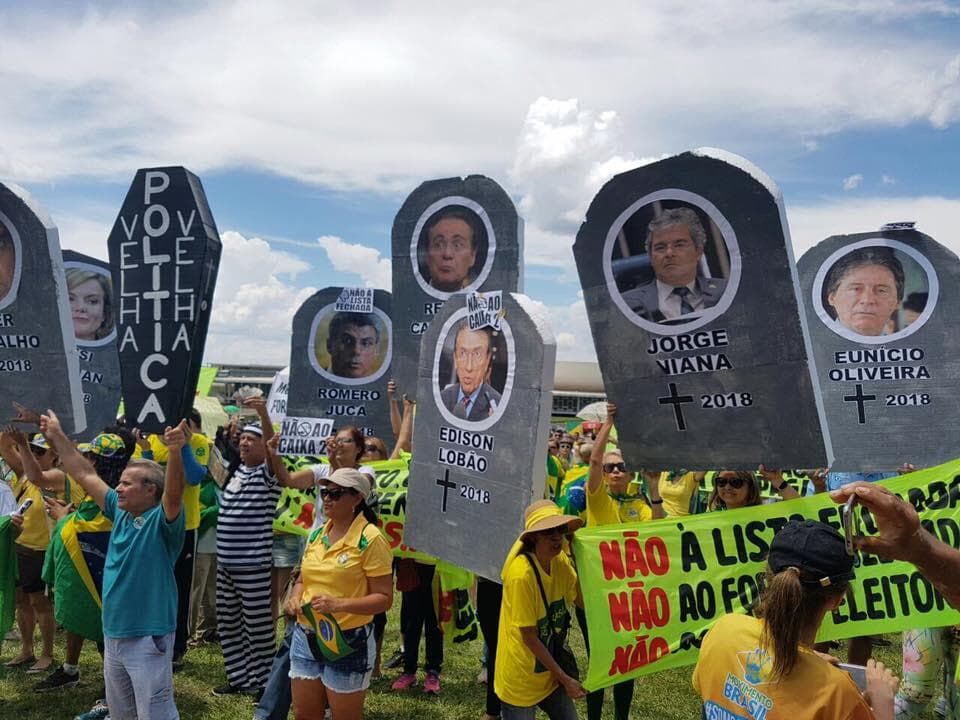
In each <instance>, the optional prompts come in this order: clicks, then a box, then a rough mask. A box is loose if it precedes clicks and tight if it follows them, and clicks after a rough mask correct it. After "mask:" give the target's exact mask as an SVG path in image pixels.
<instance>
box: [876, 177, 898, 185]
mask: <svg viewBox="0 0 960 720" xmlns="http://www.w3.org/2000/svg"><path fill="white" fill-rule="evenodd" d="M880 182H881V183H882V184H883V185H896V184H897V179H896V178H895V177H893V176H892V175H881V176H880Z"/></svg>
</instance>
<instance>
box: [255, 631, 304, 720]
mask: <svg viewBox="0 0 960 720" xmlns="http://www.w3.org/2000/svg"><path fill="white" fill-rule="evenodd" d="M296 624H297V622H296V620H293V619H292V618H287V619H286V630H284V633H283V640H282V641H281V642H280V647H279V648H277V654H276V655H274V656H273V665H271V666H270V677H268V678H267V684H266V685H265V686H264V688H263V696H262V697H261V698H260V702H258V703H257V709H256V710H254V711H253V717H254V718H256V720H287V715H288V714H289V713H290V703H291V702H292V697H291V695H290V639H291V638H292V637H293V628H294V626H295V625H296Z"/></svg>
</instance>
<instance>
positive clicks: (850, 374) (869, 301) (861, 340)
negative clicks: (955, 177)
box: [798, 229, 960, 471]
mask: <svg viewBox="0 0 960 720" xmlns="http://www.w3.org/2000/svg"><path fill="white" fill-rule="evenodd" d="M798 268H799V271H800V284H801V288H802V291H803V298H804V302H805V306H806V314H807V325H808V326H809V328H810V337H811V339H812V341H813V347H814V353H815V359H816V362H817V370H818V372H819V373H820V388H821V393H822V395H823V404H824V408H825V410H826V413H827V422H828V423H829V426H830V436H831V438H832V439H833V444H834V452H835V455H836V459H835V461H834V464H833V467H834V469H836V470H841V471H843V470H848V471H892V470H895V469H896V468H897V467H899V466H900V465H902V464H903V463H912V464H914V465H916V466H918V467H920V466H924V467H926V466H931V465H938V464H940V463H942V462H944V461H946V460H948V459H950V458H954V457H956V456H957V442H956V438H957V430H958V428H960V405H958V403H957V394H958V392H960V334H958V333H957V332H956V318H957V316H958V313H960V261H958V259H957V256H956V255H954V254H953V253H952V252H950V251H949V250H947V249H946V248H945V247H943V246H942V245H940V244H939V243H937V242H936V241H935V240H934V239H933V238H931V237H929V236H927V235H924V234H923V233H921V232H917V231H916V230H912V229H900V230H885V231H881V232H875V233H861V234H857V235H838V236H834V237H830V238H827V239H826V240H824V241H823V242H821V243H819V244H818V245H816V246H815V247H813V248H811V249H810V250H808V251H807V252H806V253H805V254H804V256H803V257H802V258H800V263H799V266H798Z"/></svg>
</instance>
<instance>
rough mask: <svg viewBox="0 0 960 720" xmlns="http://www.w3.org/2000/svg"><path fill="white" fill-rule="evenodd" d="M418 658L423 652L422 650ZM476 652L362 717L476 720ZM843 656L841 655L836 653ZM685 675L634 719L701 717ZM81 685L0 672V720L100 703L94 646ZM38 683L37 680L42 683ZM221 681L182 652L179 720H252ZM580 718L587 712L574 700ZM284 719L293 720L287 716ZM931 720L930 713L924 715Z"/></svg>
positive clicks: (371, 702) (667, 684) (650, 684)
mask: <svg viewBox="0 0 960 720" xmlns="http://www.w3.org/2000/svg"><path fill="white" fill-rule="evenodd" d="M398 621H399V603H397V605H395V607H394V609H393V610H392V611H391V613H390V624H389V625H388V626H387V636H386V639H385V642H384V655H385V656H387V657H389V655H391V654H392V653H393V651H394V650H395V649H396V647H397V646H398V644H399V641H398V636H397V624H398ZM887 638H888V639H889V640H891V641H892V642H893V647H891V648H885V649H881V650H879V651H878V652H877V653H876V654H875V656H876V657H877V658H878V659H880V660H882V661H883V662H885V663H887V664H888V665H889V666H891V667H894V668H896V669H897V670H898V671H899V668H900V642H899V635H889V636H887ZM571 640H572V642H571V644H572V645H573V647H574V650H575V651H576V652H577V653H578V655H579V656H580V659H581V667H582V668H584V667H586V665H585V660H584V658H583V643H582V641H581V638H580V633H579V630H577V629H576V627H574V629H572V630H571ZM18 649H19V643H15V642H7V643H5V644H4V646H3V653H2V657H3V659H4V660H8V659H10V658H11V657H13V656H14V655H15V654H16V652H17V651H18ZM421 651H422V650H421ZM480 652H481V645H480V643H479V642H474V643H470V644H468V645H466V646H458V647H447V648H446V655H445V661H444V672H443V680H442V682H443V689H442V691H441V694H440V696H439V697H425V696H424V695H423V694H422V692H421V691H420V689H419V688H414V689H412V690H408V691H406V692H404V693H395V692H392V691H391V690H390V683H391V682H392V681H393V679H394V678H395V677H396V675H397V671H388V672H387V673H386V675H385V677H384V679H382V680H380V681H378V682H376V683H374V684H373V686H372V687H371V689H370V691H369V692H368V693H367V702H366V709H367V712H366V717H367V718H373V719H375V720H392V719H393V718H417V720H461V719H463V720H479V718H480V716H481V715H482V714H483V710H484V705H483V701H484V691H483V686H481V685H478V684H477V682H476V676H477V672H478V671H479V669H480ZM840 655H843V653H840ZM56 656H57V660H58V661H62V659H63V638H62V634H58V638H57V652H56ZM691 670H692V668H680V669H678V670H670V671H666V672H662V673H658V674H656V675H653V676H650V677H647V678H643V679H641V680H639V681H638V682H637V688H636V692H635V693H634V699H633V712H632V717H633V719H634V720H647V719H649V720H659V719H661V718H663V719H670V718H678V719H679V718H682V719H683V720H695V719H696V718H699V717H700V702H699V698H698V697H697V696H696V695H695V694H694V692H693V689H692V687H691V686H690V673H691ZM81 676H82V677H81V682H80V686H79V687H76V688H72V689H69V690H61V691H58V692H53V693H44V694H36V693H34V692H33V691H32V686H33V684H34V683H35V682H37V681H38V680H39V679H40V678H39V677H36V676H32V675H25V674H24V673H23V671H21V670H6V669H5V668H0V718H3V720H59V719H65V720H70V719H71V718H73V717H74V716H75V715H77V714H79V713H81V712H85V711H86V710H88V709H89V708H90V706H91V705H92V704H93V702H94V701H95V700H96V699H97V698H98V697H101V692H102V690H101V684H102V674H101V666H100V658H99V656H98V655H97V652H96V649H95V648H94V647H93V645H91V644H89V643H86V644H85V645H84V652H83V656H82V659H81ZM41 677H42V676H41ZM225 679H226V676H225V675H224V672H223V661H222V657H221V655H220V651H219V647H218V646H215V645H213V646H205V647H202V648H199V649H197V650H191V651H190V652H189V653H187V657H186V667H185V669H184V670H183V671H182V672H180V673H177V675H175V686H176V698H177V707H178V708H179V710H180V715H181V717H182V718H184V720H242V719H243V718H252V717H253V705H252V703H251V702H250V700H249V699H246V698H238V697H227V698H218V697H214V696H213V695H211V694H210V689H211V688H212V687H214V686H215V685H220V684H222V683H223V682H224V681H225ZM578 709H579V711H580V714H581V716H582V717H585V716H586V709H585V706H584V704H583V702H582V701H581V702H580V703H579V704H578ZM290 717H293V714H292V713H291V715H290ZM611 717H612V698H610V697H608V701H607V705H606V707H605V713H604V718H611ZM923 717H924V718H930V720H934V718H935V715H934V714H933V712H932V710H931V711H930V712H928V714H926V715H924V716H923Z"/></svg>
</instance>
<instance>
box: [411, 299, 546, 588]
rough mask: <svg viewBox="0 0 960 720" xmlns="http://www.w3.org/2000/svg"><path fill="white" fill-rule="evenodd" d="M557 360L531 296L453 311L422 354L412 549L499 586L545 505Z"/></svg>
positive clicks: (465, 303) (475, 302)
mask: <svg viewBox="0 0 960 720" xmlns="http://www.w3.org/2000/svg"><path fill="white" fill-rule="evenodd" d="M555 361H556V344H555V342H554V338H553V332H552V330H551V329H550V327H549V324H548V323H547V321H546V318H545V316H544V314H543V313H542V312H541V311H540V310H539V308H538V307H537V306H536V305H534V303H533V302H532V301H531V300H530V299H529V298H527V297H526V296H524V295H518V294H510V293H506V292H499V291H493V292H489V293H466V294H460V295H456V296H454V297H452V298H450V299H449V300H448V301H447V302H446V304H445V305H444V306H443V308H442V309H441V311H440V313H439V314H438V315H437V317H436V319H435V321H434V323H433V324H432V325H431V326H430V329H429V330H428V331H427V332H426V333H425V334H424V336H423V345H422V348H421V352H420V370H419V374H420V378H419V392H418V397H419V398H420V399H419V401H418V402H417V418H416V423H415V425H414V438H413V447H414V449H415V450H414V454H413V460H412V466H411V469H410V478H411V480H410V485H409V489H408V492H407V516H406V517H407V524H406V528H405V531H404V542H405V543H406V544H407V545H408V546H410V547H414V548H416V549H417V550H421V551H423V552H426V553H429V554H431V555H435V556H437V557H439V558H442V559H443V560H447V561H449V562H452V563H454V564H455V565H459V566H461V567H465V568H467V569H469V570H472V571H474V572H476V573H479V574H480V575H482V576H483V577H486V578H491V579H496V578H499V571H500V566H501V564H502V563H503V558H504V557H505V556H506V553H507V551H508V550H509V548H510V544H511V543H512V542H513V539H514V538H515V537H516V536H517V533H519V532H520V530H521V529H522V525H523V510H524V508H526V507H527V506H528V505H529V504H530V503H531V502H532V501H533V500H535V499H537V498H541V497H543V489H544V482H545V473H544V467H545V466H546V460H547V458H546V446H547V434H548V430H549V423H550V411H551V408H552V390H553V373H554V364H555ZM481 528H482V534H483V538H484V541H483V542H482V543H477V533H478V531H479V529H481Z"/></svg>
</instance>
